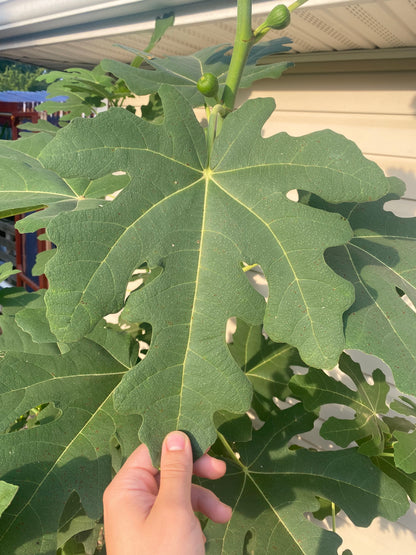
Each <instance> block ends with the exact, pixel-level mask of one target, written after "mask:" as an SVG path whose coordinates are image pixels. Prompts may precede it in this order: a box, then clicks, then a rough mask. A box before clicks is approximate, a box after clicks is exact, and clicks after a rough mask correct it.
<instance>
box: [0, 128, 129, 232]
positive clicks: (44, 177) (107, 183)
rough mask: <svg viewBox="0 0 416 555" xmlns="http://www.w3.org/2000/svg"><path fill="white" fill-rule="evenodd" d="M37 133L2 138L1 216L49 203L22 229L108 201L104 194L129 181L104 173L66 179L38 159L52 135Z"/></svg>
mask: <svg viewBox="0 0 416 555" xmlns="http://www.w3.org/2000/svg"><path fill="white" fill-rule="evenodd" d="M52 137H53V136H52V135H50V134H47V133H36V134H33V135H32V136H29V137H24V138H22V139H19V140H17V141H0V206H1V208H0V218H5V217H6V216H12V215H14V214H23V213H25V212H29V211H31V210H37V209H39V208H44V207H48V208H47V209H46V210H44V211H42V212H37V213H35V214H32V215H30V216H28V217H27V218H24V219H22V220H20V221H19V223H18V224H17V227H18V229H19V231H21V232H22V233H27V232H31V231H36V230H38V229H40V228H42V227H44V226H45V225H47V224H48V222H49V221H50V220H51V219H53V218H54V217H56V216H57V214H59V213H60V212H66V211H72V210H85V209H87V208H93V207H96V206H99V205H100V204H105V202H106V201H105V200H103V197H104V196H105V195H108V194H111V193H113V192H114V191H116V190H118V189H122V188H123V187H124V186H125V185H126V184H127V183H128V178H127V176H125V175H112V174H110V175H105V176H103V177H101V179H99V180H94V181H92V180H90V179H85V178H82V179H75V180H70V179H69V180H64V179H62V178H61V177H59V176H58V175H57V174H56V173H54V172H52V171H50V170H47V169H45V168H44V167H43V165H42V164H41V163H40V162H39V155H40V152H41V151H42V149H43V148H44V147H45V146H46V145H47V144H48V142H49V141H50V140H51V139H52Z"/></svg>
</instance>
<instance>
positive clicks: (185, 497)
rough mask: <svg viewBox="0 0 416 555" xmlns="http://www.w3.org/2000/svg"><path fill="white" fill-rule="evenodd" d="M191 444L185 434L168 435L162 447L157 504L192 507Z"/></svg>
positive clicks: (177, 432) (173, 433) (174, 433)
mask: <svg viewBox="0 0 416 555" xmlns="http://www.w3.org/2000/svg"><path fill="white" fill-rule="evenodd" d="M192 466H193V465H192V448H191V442H190V441H189V438H188V436H187V435H186V434H184V433H183V432H179V431H176V432H171V433H170V434H168V435H167V436H166V438H165V440H164V442H163V446H162V458H161V461H160V486H159V495H158V498H157V503H160V504H165V503H167V504H169V505H176V506H178V507H179V506H180V507H189V508H190V507H191V483H192V482H191V481H192Z"/></svg>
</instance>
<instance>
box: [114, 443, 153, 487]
mask: <svg viewBox="0 0 416 555" xmlns="http://www.w3.org/2000/svg"><path fill="white" fill-rule="evenodd" d="M157 474H158V470H157V469H156V468H155V467H154V466H153V464H152V459H151V458H150V453H149V450H148V448H147V447H146V445H144V444H142V445H140V446H139V447H138V448H137V449H136V450H135V451H133V453H132V454H131V455H130V457H129V458H128V459H127V461H126V462H125V463H124V465H123V466H122V467H121V469H120V471H119V472H118V473H117V474H116V476H115V478H114V479H113V481H112V482H111V484H110V486H111V488H112V489H114V490H119V489H120V490H129V491H143V490H144V491H151V492H153V493H155V494H156V493H157V484H156V480H155V476H156V475H157Z"/></svg>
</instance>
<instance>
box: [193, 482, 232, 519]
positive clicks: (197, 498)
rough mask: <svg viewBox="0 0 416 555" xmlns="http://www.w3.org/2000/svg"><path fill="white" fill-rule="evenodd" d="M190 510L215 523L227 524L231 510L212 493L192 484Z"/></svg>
mask: <svg viewBox="0 0 416 555" xmlns="http://www.w3.org/2000/svg"><path fill="white" fill-rule="evenodd" d="M191 498H192V508H193V510H194V511H198V512H199V513H203V514H204V515H205V516H207V517H208V518H209V519H211V520H212V521H214V522H217V523H221V524H223V523H225V522H228V521H229V520H230V518H231V515H232V509H231V507H229V506H228V505H225V503H222V502H221V501H220V500H219V499H218V497H217V496H216V495H215V493H213V492H212V491H210V490H208V489H206V488H203V487H202V486H197V485H196V484H194V485H193V486H192V491H191Z"/></svg>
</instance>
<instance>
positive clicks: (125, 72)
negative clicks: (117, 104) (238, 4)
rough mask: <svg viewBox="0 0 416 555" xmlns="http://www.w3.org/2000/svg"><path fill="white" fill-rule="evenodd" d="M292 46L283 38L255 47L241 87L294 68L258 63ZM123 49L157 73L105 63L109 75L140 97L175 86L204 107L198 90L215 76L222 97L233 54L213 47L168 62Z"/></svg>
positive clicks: (285, 64) (227, 47)
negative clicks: (204, 80) (205, 77)
mask: <svg viewBox="0 0 416 555" xmlns="http://www.w3.org/2000/svg"><path fill="white" fill-rule="evenodd" d="M290 42H291V41H290V39H288V38H283V39H274V40H272V41H269V42H265V43H262V44H257V45H255V46H254V47H253V48H252V50H251V52H250V54H249V56H248V59H247V63H246V66H245V68H244V71H243V75H242V78H241V83H240V87H243V88H244V87H250V86H251V85H252V84H253V83H254V82H255V81H257V80H259V79H265V78H274V79H276V78H277V77H280V75H281V74H282V73H283V72H284V71H285V70H286V69H288V68H290V67H292V66H293V64H292V63H291V62H277V63H274V64H267V65H257V62H258V60H260V59H261V58H264V57H265V56H268V55H270V54H276V53H277V52H285V51H288V50H290V47H289V46H285V44H287V43H290ZM123 48H126V49H127V50H130V51H131V52H133V53H134V54H138V55H139V56H141V57H143V59H144V60H146V62H147V63H148V64H149V65H151V66H152V67H153V68H154V70H153V71H149V70H148V69H143V68H137V67H132V66H131V65H127V64H123V63H122V62H117V61H115V60H103V61H102V62H101V66H102V67H103V68H104V70H105V71H109V72H111V73H113V74H114V75H116V76H117V77H119V78H120V79H123V80H124V81H125V82H126V84H127V86H128V87H129V89H130V90H131V91H132V92H134V93H135V94H138V95H144V94H151V93H155V92H157V91H158V89H159V87H160V85H161V84H162V83H167V84H170V85H174V86H175V87H176V88H177V89H179V90H180V91H181V93H182V94H183V95H184V96H185V97H186V98H187V99H188V100H189V102H190V103H191V104H192V106H202V105H203V104H204V102H205V101H207V98H206V97H204V96H203V95H202V94H201V93H200V92H199V91H198V89H197V87H196V84H197V82H198V80H199V78H200V77H201V75H202V74H203V73H213V74H214V75H216V76H217V78H218V82H219V85H220V86H219V93H218V94H219V95H221V93H222V90H223V88H224V85H225V80H226V78H227V73H228V68H229V65H230V61H231V54H232V45H231V44H226V45H220V46H210V47H208V48H204V49H203V50H200V51H199V52H195V54H192V55H190V56H168V57H166V58H156V57H154V56H149V55H148V54H146V52H141V51H138V50H134V49H131V48H128V47H123Z"/></svg>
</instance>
